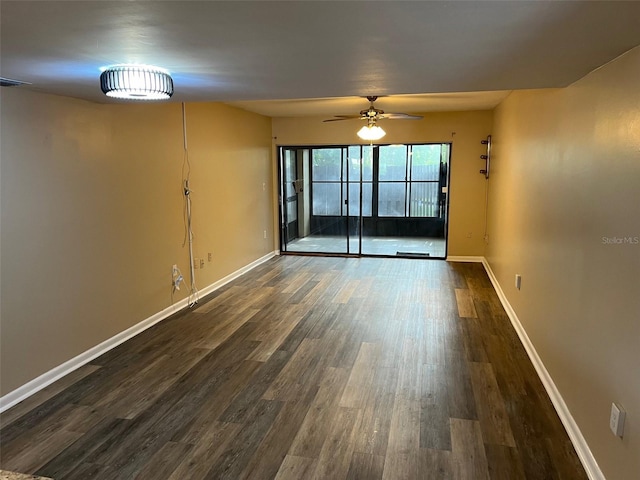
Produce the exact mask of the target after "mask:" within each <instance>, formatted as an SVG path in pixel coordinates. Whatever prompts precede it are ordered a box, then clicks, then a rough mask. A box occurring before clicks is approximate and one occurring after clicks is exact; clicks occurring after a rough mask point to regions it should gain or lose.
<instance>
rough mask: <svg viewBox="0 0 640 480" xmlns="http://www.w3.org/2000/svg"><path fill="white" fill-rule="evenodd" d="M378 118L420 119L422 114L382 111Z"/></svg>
mask: <svg viewBox="0 0 640 480" xmlns="http://www.w3.org/2000/svg"><path fill="white" fill-rule="evenodd" d="M380 118H388V119H389V120H422V119H423V118H424V117H423V116H422V115H409V114H408V113H384V114H383V115H382V116H381V117H380Z"/></svg>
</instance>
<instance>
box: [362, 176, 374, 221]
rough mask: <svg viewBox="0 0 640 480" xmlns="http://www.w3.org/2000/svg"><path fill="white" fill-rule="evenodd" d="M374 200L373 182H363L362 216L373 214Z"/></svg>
mask: <svg viewBox="0 0 640 480" xmlns="http://www.w3.org/2000/svg"><path fill="white" fill-rule="evenodd" d="M372 202H373V188H372V184H371V183H363V184H362V216H363V217H370V216H371V204H372Z"/></svg>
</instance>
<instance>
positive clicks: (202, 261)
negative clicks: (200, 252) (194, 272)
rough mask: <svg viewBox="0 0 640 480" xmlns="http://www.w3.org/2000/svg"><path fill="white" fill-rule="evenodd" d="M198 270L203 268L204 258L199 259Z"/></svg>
mask: <svg viewBox="0 0 640 480" xmlns="http://www.w3.org/2000/svg"><path fill="white" fill-rule="evenodd" d="M200 268H204V258H201V259H200Z"/></svg>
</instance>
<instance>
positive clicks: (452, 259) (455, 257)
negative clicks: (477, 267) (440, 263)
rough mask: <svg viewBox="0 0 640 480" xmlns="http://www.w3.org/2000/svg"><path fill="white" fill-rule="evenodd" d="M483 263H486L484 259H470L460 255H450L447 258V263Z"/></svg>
mask: <svg viewBox="0 0 640 480" xmlns="http://www.w3.org/2000/svg"><path fill="white" fill-rule="evenodd" d="M483 261H484V257H468V256H459V255H449V256H447V262H473V263H482V262H483Z"/></svg>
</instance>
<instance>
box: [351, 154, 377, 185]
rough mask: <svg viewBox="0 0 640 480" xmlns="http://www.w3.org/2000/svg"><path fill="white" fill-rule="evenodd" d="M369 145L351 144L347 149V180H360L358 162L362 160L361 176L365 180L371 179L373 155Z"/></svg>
mask: <svg viewBox="0 0 640 480" xmlns="http://www.w3.org/2000/svg"><path fill="white" fill-rule="evenodd" d="M372 151H373V150H372V148H371V146H370V145H364V146H363V147H360V146H359V145H352V146H350V147H349V151H348V158H349V160H348V164H349V181H350V182H357V181H358V180H360V162H362V176H363V178H364V180H365V181H371V180H372V179H373V155H372Z"/></svg>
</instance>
